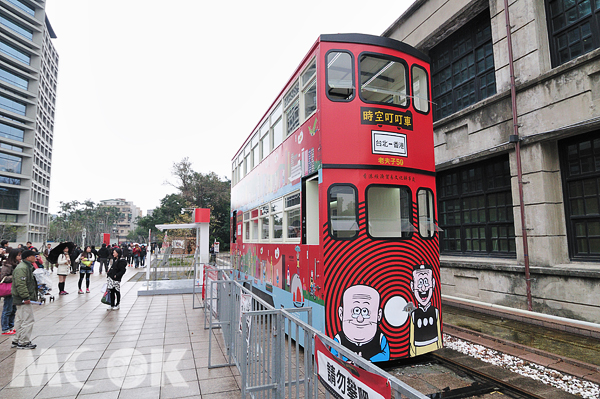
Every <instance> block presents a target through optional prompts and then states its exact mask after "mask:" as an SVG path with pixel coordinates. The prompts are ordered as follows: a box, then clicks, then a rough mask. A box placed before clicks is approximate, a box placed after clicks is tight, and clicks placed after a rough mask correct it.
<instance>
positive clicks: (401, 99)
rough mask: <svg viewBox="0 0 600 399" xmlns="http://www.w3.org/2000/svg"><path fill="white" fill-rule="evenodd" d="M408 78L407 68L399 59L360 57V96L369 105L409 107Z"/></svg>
mask: <svg viewBox="0 0 600 399" xmlns="http://www.w3.org/2000/svg"><path fill="white" fill-rule="evenodd" d="M406 78H407V71H406V67H405V66H404V63H403V62H402V61H400V60H399V59H395V58H391V57H385V56H383V55H363V56H361V57H360V96H361V98H362V99H363V101H365V102H367V103H378V104H393V105H400V106H406V105H408V99H407V94H408V93H407V86H406V81H407V79H406Z"/></svg>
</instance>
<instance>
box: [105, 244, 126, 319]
mask: <svg viewBox="0 0 600 399" xmlns="http://www.w3.org/2000/svg"><path fill="white" fill-rule="evenodd" d="M125 271H127V260H126V259H124V258H123V251H121V250H120V249H119V248H115V249H114V250H113V264H112V266H111V268H110V270H109V271H108V273H106V275H107V279H106V280H107V281H106V287H107V289H108V290H110V304H111V307H110V308H109V309H106V310H118V309H119V306H120V304H121V278H123V275H124V274H125Z"/></svg>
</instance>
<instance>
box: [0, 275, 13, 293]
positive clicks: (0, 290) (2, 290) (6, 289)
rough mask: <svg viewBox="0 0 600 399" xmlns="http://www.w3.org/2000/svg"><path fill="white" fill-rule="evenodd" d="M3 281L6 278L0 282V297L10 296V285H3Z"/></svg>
mask: <svg viewBox="0 0 600 399" xmlns="http://www.w3.org/2000/svg"><path fill="white" fill-rule="evenodd" d="M4 279H6V277H4V278H3V279H2V281H0V296H11V295H12V294H11V290H12V283H5V282H4Z"/></svg>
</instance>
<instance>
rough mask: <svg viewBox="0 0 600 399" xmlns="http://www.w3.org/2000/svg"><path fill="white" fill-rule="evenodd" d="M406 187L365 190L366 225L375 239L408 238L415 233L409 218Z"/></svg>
mask: <svg viewBox="0 0 600 399" xmlns="http://www.w3.org/2000/svg"><path fill="white" fill-rule="evenodd" d="M410 209H411V200H410V191H409V190H408V187H399V186H371V187H369V188H368V189H367V223H368V226H369V235H370V236H371V237H375V238H392V237H393V238H400V237H408V236H409V234H410V233H412V232H413V231H416V229H415V227H414V226H413V225H412V223H411V217H410Z"/></svg>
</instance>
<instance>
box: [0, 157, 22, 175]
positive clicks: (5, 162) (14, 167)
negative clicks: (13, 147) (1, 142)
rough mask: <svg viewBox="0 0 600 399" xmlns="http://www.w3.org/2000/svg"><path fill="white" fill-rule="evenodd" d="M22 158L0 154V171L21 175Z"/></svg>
mask: <svg viewBox="0 0 600 399" xmlns="http://www.w3.org/2000/svg"><path fill="white" fill-rule="evenodd" d="M22 162H23V160H22V159H21V157H17V156H14V155H10V154H5V153H3V152H0V171H2V172H10V173H21V163H22Z"/></svg>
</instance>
